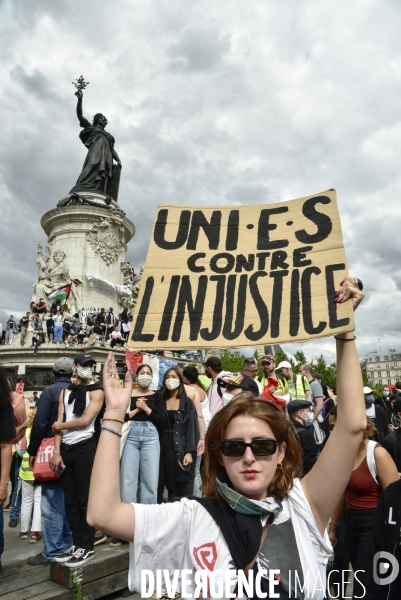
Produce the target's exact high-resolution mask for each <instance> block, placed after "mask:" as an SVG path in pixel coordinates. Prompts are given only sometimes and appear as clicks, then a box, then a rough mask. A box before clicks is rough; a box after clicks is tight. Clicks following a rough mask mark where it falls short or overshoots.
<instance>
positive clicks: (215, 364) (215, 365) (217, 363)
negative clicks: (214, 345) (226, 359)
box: [205, 356, 221, 369]
mask: <svg viewBox="0 0 401 600" xmlns="http://www.w3.org/2000/svg"><path fill="white" fill-rule="evenodd" d="M205 367H210V368H211V369H221V360H220V358H219V357H218V356H209V358H208V359H207V361H206V362H205Z"/></svg>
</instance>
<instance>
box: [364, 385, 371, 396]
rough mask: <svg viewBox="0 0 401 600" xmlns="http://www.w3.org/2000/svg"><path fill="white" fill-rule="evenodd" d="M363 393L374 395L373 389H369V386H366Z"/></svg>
mask: <svg viewBox="0 0 401 600" xmlns="http://www.w3.org/2000/svg"><path fill="white" fill-rule="evenodd" d="M363 393H364V394H372V393H373V390H371V389H370V387H368V386H365V387H364V388H363Z"/></svg>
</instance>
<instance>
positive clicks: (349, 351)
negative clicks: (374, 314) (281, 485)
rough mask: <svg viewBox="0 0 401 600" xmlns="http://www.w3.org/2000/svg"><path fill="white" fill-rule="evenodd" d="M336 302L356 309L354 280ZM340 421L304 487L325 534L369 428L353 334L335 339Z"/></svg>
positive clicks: (357, 293) (358, 296)
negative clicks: (348, 303) (365, 431)
mask: <svg viewBox="0 0 401 600" xmlns="http://www.w3.org/2000/svg"><path fill="white" fill-rule="evenodd" d="M341 285H342V289H341V291H340V292H339V293H338V296H337V298H336V301H337V302H339V303H342V302H346V301H352V303H353V306H354V309H355V308H356V307H357V306H358V304H359V303H360V302H361V301H362V299H363V297H364V294H363V293H362V292H361V291H360V290H359V289H358V287H357V286H356V279H355V277H346V278H345V279H344V281H342V282H341ZM336 348H337V422H336V426H335V428H334V430H333V433H332V434H331V435H330V437H329V439H328V441H327V444H326V445H325V447H324V449H323V451H322V454H321V455H320V456H319V458H318V460H317V461H316V463H315V465H314V466H313V468H312V469H311V470H310V471H309V473H308V474H307V475H306V476H305V477H304V478H303V479H302V481H301V484H302V487H303V490H304V492H305V495H306V497H307V498H308V501H309V504H310V506H311V509H312V512H313V515H314V517H315V520H316V524H317V526H318V528H319V530H320V532H321V533H323V531H324V529H325V527H326V525H327V522H328V520H329V518H330V516H331V514H332V512H333V511H334V509H335V507H336V506H337V504H338V502H339V500H340V498H341V496H342V494H343V493H344V490H345V487H346V485H347V483H348V480H349V478H350V475H351V471H352V467H353V465H354V461H355V457H356V455H357V452H358V448H359V446H360V444H361V442H362V437H363V431H364V430H365V429H366V414H365V399H364V395H363V383H362V373H361V367H360V363H359V357H358V353H357V350H356V345H355V342H354V334H353V333H342V334H339V335H338V336H336Z"/></svg>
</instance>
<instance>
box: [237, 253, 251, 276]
mask: <svg viewBox="0 0 401 600" xmlns="http://www.w3.org/2000/svg"><path fill="white" fill-rule="evenodd" d="M254 268H255V255H254V254H248V260H247V259H246V256H244V255H243V254H238V256H237V261H236V265H235V272H236V273H242V270H244V271H248V272H249V271H253V269H254Z"/></svg>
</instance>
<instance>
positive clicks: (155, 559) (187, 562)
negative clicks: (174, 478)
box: [128, 479, 332, 600]
mask: <svg viewBox="0 0 401 600" xmlns="http://www.w3.org/2000/svg"><path fill="white" fill-rule="evenodd" d="M134 506H135V536H134V538H135V541H134V542H132V543H131V544H130V567H129V577H128V584H129V588H130V590H131V591H140V590H141V571H142V570H143V569H147V570H150V571H152V572H153V573H156V571H158V570H163V569H168V571H169V574H170V580H171V581H172V580H173V576H174V571H175V570H179V571H182V570H184V569H188V571H189V574H188V576H187V579H189V580H190V585H188V586H187V592H188V591H189V593H192V594H193V592H194V591H195V586H196V584H195V579H194V576H195V575H194V574H195V572H196V571H197V570H206V571H209V572H212V571H215V570H221V571H222V574H221V576H219V577H216V582H217V581H221V582H225V579H226V573H227V572H228V571H229V572H230V580H232V585H231V591H233V590H234V589H235V585H236V579H237V577H236V569H235V567H234V565H233V561H232V558H231V554H230V552H229V549H228V546H227V544H226V542H225V540H224V537H223V535H222V533H221V531H220V529H219V527H218V526H217V525H216V523H215V521H214V519H213V518H212V517H211V516H210V515H209V513H208V512H207V510H206V509H205V508H203V506H202V505H201V504H199V503H198V502H196V501H195V500H188V499H187V498H183V499H182V500H181V501H180V502H173V503H168V504H161V505H157V504H147V505H146V504H135V505H134ZM289 519H291V523H292V528H291V531H293V536H295V540H296V545H297V547H298V552H299V561H300V564H301V567H302V574H301V577H300V579H301V578H302V580H303V581H304V583H306V585H307V587H308V589H309V593H308V594H305V595H303V594H302V593H301V592H300V588H298V596H297V597H298V598H305V599H306V598H307V599H308V600H309V599H310V600H321V599H322V598H324V589H325V581H326V565H327V561H328V559H329V557H330V556H331V553H332V547H331V544H330V542H329V539H328V536H327V532H325V534H324V537H322V536H321V535H320V533H319V530H318V528H317V526H316V523H315V520H314V518H313V515H312V511H311V508H310V506H309V503H308V501H307V499H306V497H305V494H304V492H303V489H302V486H301V483H300V481H299V479H295V481H294V487H293V489H292V490H291V491H290V492H289V494H288V497H287V498H285V499H284V500H283V511H282V512H281V513H279V514H278V515H276V517H275V519H274V522H273V525H272V528H271V531H272V530H273V527H278V526H280V525H281V524H283V523H285V522H288V521H289ZM271 531H270V532H269V535H270V534H271ZM270 558H271V560H269V561H268V562H269V564H270V565H271V566H270V567H269V568H271V569H273V568H275V565H274V557H270ZM265 563H266V559H265V561H264V562H262V563H261V567H264V565H265ZM294 576H295V574H293V577H294ZM223 589H224V588H223ZM163 590H165V587H164V586H163ZM177 591H181V581H179V584H178V587H177ZM209 597H212V596H209ZM293 597H295V596H293ZM224 598H225V596H224Z"/></svg>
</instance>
